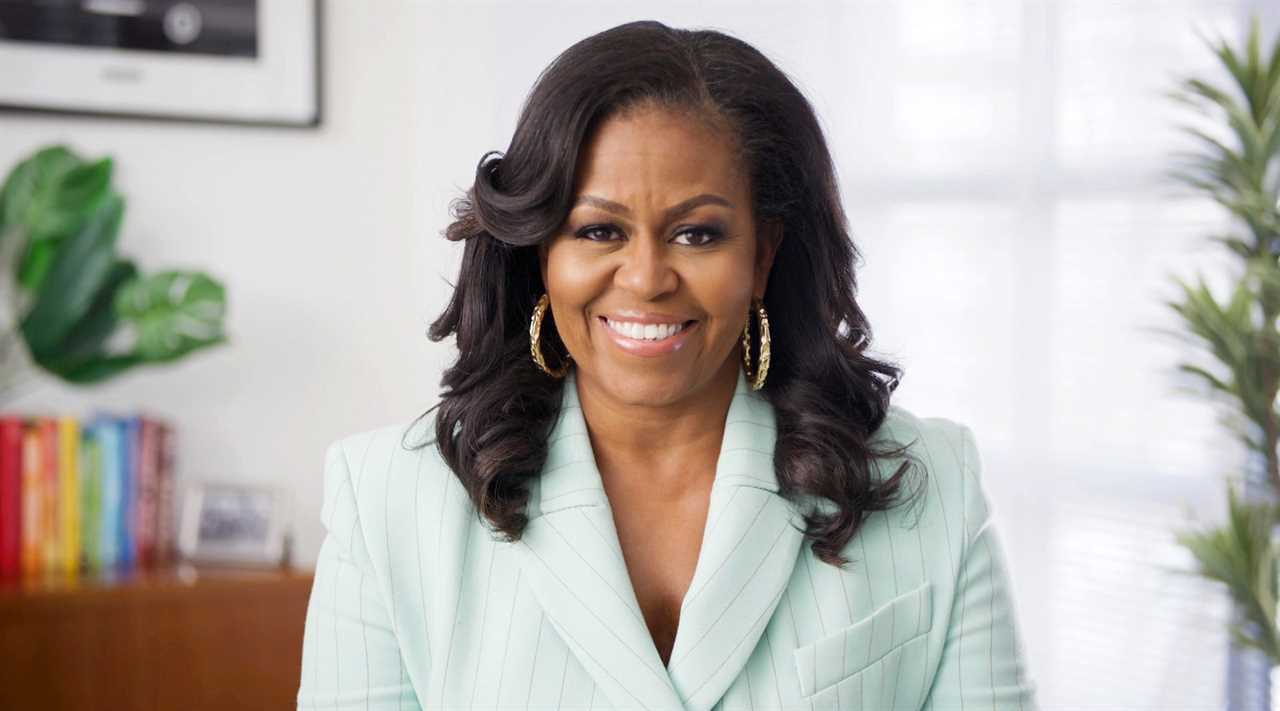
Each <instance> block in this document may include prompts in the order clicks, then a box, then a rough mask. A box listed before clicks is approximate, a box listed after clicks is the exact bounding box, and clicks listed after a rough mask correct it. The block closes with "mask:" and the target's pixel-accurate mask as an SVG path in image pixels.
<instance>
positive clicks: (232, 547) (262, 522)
mask: <svg viewBox="0 0 1280 711" xmlns="http://www.w3.org/2000/svg"><path fill="white" fill-rule="evenodd" d="M289 517H290V500H289V496H288V494H287V493H286V492H285V490H284V489H281V488H279V487H273V486H260V485H250V484H240V483H231V482H217V481H198V482H193V483H192V484H190V485H189V486H188V488H187V491H186V495H185V496H184V497H183V506H182V517H181V523H180V528H179V534H178V547H179V550H180V551H181V553H182V557H183V559H184V560H186V561H188V562H191V563H196V564H218V565H236V566H247V567H280V566H287V565H288V564H289V553H290V551H289V547H290V538H291V537H290V533H289Z"/></svg>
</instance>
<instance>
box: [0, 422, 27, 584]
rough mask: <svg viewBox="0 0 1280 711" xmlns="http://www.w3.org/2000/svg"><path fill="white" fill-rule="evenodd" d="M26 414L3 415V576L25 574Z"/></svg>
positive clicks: (0, 514) (0, 536)
mask: <svg viewBox="0 0 1280 711" xmlns="http://www.w3.org/2000/svg"><path fill="white" fill-rule="evenodd" d="M22 430H23V423H22V418H19V417H14V416H11V415H9V416H3V417H0V580H17V579H18V578H19V577H21V574H22V523H23V521H22Z"/></svg>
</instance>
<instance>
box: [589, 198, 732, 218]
mask: <svg viewBox="0 0 1280 711" xmlns="http://www.w3.org/2000/svg"><path fill="white" fill-rule="evenodd" d="M578 205H591V206H592V207H598V208H600V209H601V210H607V211H609V212H612V213H616V214H618V215H622V216H624V217H631V208H629V207H627V206H626V205H623V204H622V203H618V202H614V201H612V200H606V199H604V198H602V197H596V196H594V195H583V196H581V197H579V198H578V200H577V202H575V203H574V206H575V207H576V206H578ZM702 205H723V206H725V207H727V208H730V209H732V208H733V203H731V202H729V201H728V200H726V199H724V198H722V197H720V196H719V195H713V194H711V193H703V194H701V195H695V196H694V197H691V198H689V199H688V200H685V201H683V202H680V203H677V204H675V205H672V206H671V207H669V208H667V210H666V212H664V213H662V218H663V220H664V221H667V222H669V221H671V220H674V219H676V218H677V217H680V216H681V215H684V214H687V213H689V212H692V211H693V209H694V208H696V207H700V206H702Z"/></svg>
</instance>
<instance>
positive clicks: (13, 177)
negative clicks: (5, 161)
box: [0, 146, 83, 226]
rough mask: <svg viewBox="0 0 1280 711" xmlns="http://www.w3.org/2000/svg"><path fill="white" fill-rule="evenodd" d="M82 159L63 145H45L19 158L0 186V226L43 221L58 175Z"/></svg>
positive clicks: (51, 199) (54, 190)
mask: <svg viewBox="0 0 1280 711" xmlns="http://www.w3.org/2000/svg"><path fill="white" fill-rule="evenodd" d="M82 164H83V161H82V160H81V159H80V158H79V156H77V155H76V154H75V153H72V152H71V151H70V150H69V149H68V148H67V147H66V146H49V147H48V148H44V149H41V150H39V151H37V152H36V154H35V155H33V156H31V157H30V158H28V159H26V160H24V161H22V162H21V163H19V164H18V165H17V166H15V167H14V168H13V170H11V171H9V175H8V177H7V178H5V181H4V187H3V188H2V189H0V225H9V224H15V223H21V224H23V225H27V226H31V225H33V224H43V223H44V220H45V217H44V216H45V215H47V214H48V212H49V211H50V209H51V206H52V203H53V202H54V196H55V195H56V194H57V192H58V190H57V186H58V184H59V183H61V182H62V178H63V177H64V176H65V175H66V174H67V173H68V172H70V171H71V170H72V169H74V168H76V167H77V166H80V165H82Z"/></svg>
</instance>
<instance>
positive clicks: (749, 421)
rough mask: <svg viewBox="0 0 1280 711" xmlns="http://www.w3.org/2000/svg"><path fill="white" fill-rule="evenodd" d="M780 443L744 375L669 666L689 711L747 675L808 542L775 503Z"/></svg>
mask: <svg viewBox="0 0 1280 711" xmlns="http://www.w3.org/2000/svg"><path fill="white" fill-rule="evenodd" d="M776 438H777V426H776V424H775V421H774V412H773V406H772V405H771V404H769V401H768V400H766V399H764V397H763V396H761V395H760V394H758V393H756V392H754V391H752V390H751V389H750V387H749V386H748V384H747V381H746V377H745V376H744V375H743V373H742V371H741V370H739V371H738V385H737V388H736V390H735V391H734V395H733V401H732V402H731V403H730V405H729V413H728V416H727V418H726V419H725V427H724V440H723V442H722V443H721V445H720V457H719V459H718V460H717V462H716V478H715V483H714V484H713V485H712V488H711V504H710V509H709V510H708V512H707V524H706V527H705V528H704V530H703V533H702V549H701V550H700V551H699V553H698V563H697V567H696V568H695V569H694V574H693V582H692V583H690V585H689V591H688V592H687V593H686V594H685V597H684V602H683V603H682V604H681V606H680V624H679V627H677V629H676V639H675V644H674V646H673V647H672V650H671V661H670V663H669V664H668V669H669V673H670V676H671V679H672V682H673V683H674V685H675V687H676V691H677V692H678V693H679V694H680V698H681V700H682V701H683V702H684V707H685V708H686V709H688V710H689V711H707V710H708V709H710V708H712V707H713V706H715V704H716V702H718V701H719V700H720V698H721V697H722V696H723V695H724V693H725V691H726V690H728V688H729V686H730V684H732V683H733V681H734V679H736V678H737V677H738V675H739V674H740V673H741V672H742V668H743V667H744V666H746V663H747V660H748V658H750V656H751V653H752V652H753V651H754V650H755V647H756V644H757V642H759V640H760V637H761V635H762V634H763V633H764V628H765V626H766V625H767V624H768V622H769V619H770V618H771V617H772V616H773V611H774V609H775V608H777V606H778V602H779V601H780V600H781V599H782V594H783V592H784V591H785V590H786V587H787V583H788V581H790V579H791V573H792V570H793V569H794V568H795V564H796V559H797V555H798V553H799V551H800V546H801V544H802V543H803V541H804V522H803V520H802V518H801V517H800V514H799V512H798V511H797V510H796V508H795V507H794V506H793V505H792V503H791V502H789V501H788V500H787V499H785V498H783V497H782V496H781V495H779V494H778V480H777V477H776V475H775V473H774V469H773V447H774V440H775V439H776ZM650 644H652V639H651V640H650Z"/></svg>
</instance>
